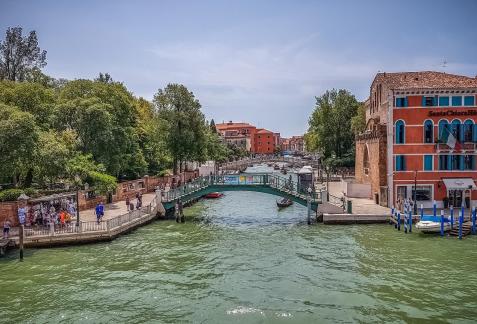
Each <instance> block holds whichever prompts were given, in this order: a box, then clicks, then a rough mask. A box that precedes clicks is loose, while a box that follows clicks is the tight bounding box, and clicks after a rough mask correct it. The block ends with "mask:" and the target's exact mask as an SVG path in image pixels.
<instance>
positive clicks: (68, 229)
mask: <svg viewBox="0 0 477 324" xmlns="http://www.w3.org/2000/svg"><path fill="white" fill-rule="evenodd" d="M156 205H157V201H156V198H154V199H153V200H152V201H151V203H150V204H149V205H147V206H146V207H144V208H142V209H138V210H133V211H130V212H128V213H126V214H121V215H118V216H115V217H113V218H110V219H106V220H103V221H100V222H97V221H80V223H79V226H77V225H76V221H73V222H71V223H68V224H65V225H56V224H55V225H54V226H53V225H51V226H38V227H36V226H34V227H27V228H25V230H24V235H25V237H42V236H55V235H61V234H80V233H94V232H108V231H110V230H112V229H116V228H118V227H121V226H123V225H125V224H127V223H130V222H132V221H136V220H137V219H140V218H141V217H143V216H145V215H149V214H150V213H151V211H152V210H154V208H155V207H156Z"/></svg>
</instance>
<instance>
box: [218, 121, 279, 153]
mask: <svg viewBox="0 0 477 324" xmlns="http://www.w3.org/2000/svg"><path fill="white" fill-rule="evenodd" d="M215 126H216V128H217V131H218V132H219V134H220V135H221V136H222V137H223V138H224V140H225V141H226V142H228V143H231V144H234V145H237V146H238V147H242V148H243V149H245V150H247V151H248V152H250V153H253V154H255V153H258V154H273V153H274V152H275V147H276V145H275V143H278V142H279V140H280V134H279V133H273V132H271V131H269V130H266V129H263V128H258V129H257V128H256V127H255V126H253V125H251V124H249V123H234V122H232V121H229V122H228V123H221V124H216V125H215Z"/></svg>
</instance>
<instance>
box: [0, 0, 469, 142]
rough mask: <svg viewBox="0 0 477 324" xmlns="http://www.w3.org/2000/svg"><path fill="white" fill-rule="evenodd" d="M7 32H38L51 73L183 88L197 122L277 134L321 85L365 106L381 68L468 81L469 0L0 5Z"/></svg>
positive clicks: (297, 122) (143, 92) (287, 131)
mask: <svg viewBox="0 0 477 324" xmlns="http://www.w3.org/2000/svg"><path fill="white" fill-rule="evenodd" d="M11 26H21V27H23V28H24V30H25V32H28V31H29V30H36V31H37V34H38V38H39V45H40V47H41V48H42V49H45V50H47V52H48V54H47V62H48V65H47V66H46V68H45V69H44V72H45V73H46V74H48V75H50V76H53V77H55V78H66V79H71V80H72V79H79V78H88V79H93V78H95V77H97V76H98V74H99V72H103V73H104V72H107V73H109V74H110V75H111V76H112V78H113V79H114V80H115V81H121V82H123V83H124V84H125V85H126V86H127V88H128V89H129V90H130V91H132V92H133V93H134V95H136V96H142V97H144V98H146V99H149V100H151V99H152V98H153V96H154V93H155V92H157V90H158V89H159V88H164V87H165V86H166V85H167V84H168V83H182V84H184V85H185V86H187V87H188V88H189V89H190V90H191V91H193V92H194V94H195V96H196V97H197V98H198V99H199V101H200V102H201V104H202V109H203V112H204V114H205V116H206V118H207V119H211V118H213V119H214V120H215V122H216V123H220V122H223V121H229V120H232V121H244V122H250V123H253V124H255V125H256V126H257V127H263V128H267V129H270V130H272V131H275V132H280V133H281V135H282V136H291V135H300V134H303V133H304V132H305V131H306V130H307V128H308V118H309V116H310V114H311V112H312V111H313V108H314V105H315V96H320V95H321V94H323V93H324V92H325V91H326V90H328V89H333V88H336V89H348V90H349V91H350V92H351V93H353V94H354V95H355V96H356V98H357V99H358V100H365V99H366V98H367V97H368V95H369V86H370V84H371V82H372V80H373V78H374V76H375V74H376V73H377V72H380V71H386V72H398V71H420V70H435V71H443V72H447V73H456V74H462V75H467V76H472V77H473V76H476V75H477V1H473V0H455V1H439V0H434V1H424V0H423V1H417V0H414V1H383V0H381V1H345V0H336V1H331V0H330V1H318V0H316V1H305V0H301V1H300V0H296V1H293V0H289V1H280V0H276V1H272V0H269V1H265V0H251V1H241V0H235V1H226V0H223V1H208V0H202V1H181V0H178V1H143V0H135V1H132V0H131V1H121V0H114V1H113V0H109V1H108V0H102V1H90V0H81V1H49V0H42V1H33V0H31V1H23V0H0V35H1V36H0V39H1V40H3V39H4V35H5V30H6V29H7V28H8V27H11ZM444 62H446V63H445V64H444Z"/></svg>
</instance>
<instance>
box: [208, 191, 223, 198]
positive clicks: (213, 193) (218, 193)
mask: <svg viewBox="0 0 477 324" xmlns="http://www.w3.org/2000/svg"><path fill="white" fill-rule="evenodd" d="M223 195H224V194H223V193H221V192H211V193H208V194H206V195H205V196H204V197H205V198H207V199H216V198H220V197H222V196H223Z"/></svg>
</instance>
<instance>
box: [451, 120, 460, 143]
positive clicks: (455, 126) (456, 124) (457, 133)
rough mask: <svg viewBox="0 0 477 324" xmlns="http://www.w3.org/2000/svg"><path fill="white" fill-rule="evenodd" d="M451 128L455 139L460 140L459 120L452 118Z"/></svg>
mask: <svg viewBox="0 0 477 324" xmlns="http://www.w3.org/2000/svg"><path fill="white" fill-rule="evenodd" d="M451 130H452V135H454V137H455V139H456V140H458V141H461V142H462V140H463V136H462V135H463V132H462V125H461V123H460V120H458V119H454V120H453V121H452V127H451Z"/></svg>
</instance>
